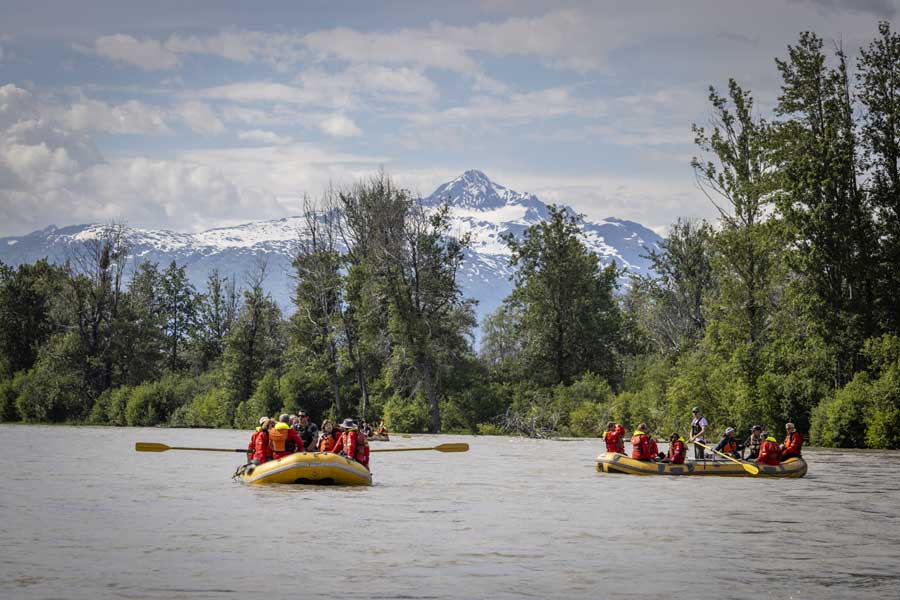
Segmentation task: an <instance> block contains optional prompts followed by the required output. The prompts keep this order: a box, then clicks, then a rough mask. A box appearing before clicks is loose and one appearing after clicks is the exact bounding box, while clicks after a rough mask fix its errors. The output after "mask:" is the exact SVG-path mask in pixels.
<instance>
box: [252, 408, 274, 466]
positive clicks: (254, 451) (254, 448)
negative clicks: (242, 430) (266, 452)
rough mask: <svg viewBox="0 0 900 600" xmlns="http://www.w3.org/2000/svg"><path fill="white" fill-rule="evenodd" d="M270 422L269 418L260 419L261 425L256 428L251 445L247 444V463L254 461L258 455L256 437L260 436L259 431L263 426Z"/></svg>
mask: <svg viewBox="0 0 900 600" xmlns="http://www.w3.org/2000/svg"><path fill="white" fill-rule="evenodd" d="M268 420H269V417H260V418H259V425H257V426H256V431H254V432H253V435H251V436H250V443H249V444H247V462H250V461H252V460H253V455H254V454H256V436H257V435H259V431H260V430H261V429H262V426H263V424H264V423H265V422H266V421H268Z"/></svg>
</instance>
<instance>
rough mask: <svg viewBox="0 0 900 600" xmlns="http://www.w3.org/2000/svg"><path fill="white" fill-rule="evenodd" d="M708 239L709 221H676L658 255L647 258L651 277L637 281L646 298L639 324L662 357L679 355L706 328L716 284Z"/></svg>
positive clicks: (710, 229)
mask: <svg viewBox="0 0 900 600" xmlns="http://www.w3.org/2000/svg"><path fill="white" fill-rule="evenodd" d="M712 240H713V231H712V228H711V227H710V226H709V224H708V223H706V222H701V223H697V222H694V221H690V220H686V219H678V220H677V221H676V222H675V224H674V225H672V229H671V231H670V232H669V235H668V236H667V237H666V239H665V240H664V241H663V242H662V243H661V246H662V251H661V252H657V251H656V250H652V251H650V253H649V255H648V258H649V259H650V265H651V267H650V270H651V271H652V272H653V274H652V275H646V276H643V277H639V278H637V279H636V280H635V286H636V288H637V290H638V291H639V292H640V293H641V294H642V295H643V296H644V302H643V303H642V306H641V307H640V309H641V312H642V315H641V316H640V321H641V322H642V323H643V325H644V329H645V330H646V331H647V333H648V334H649V336H650V339H651V340H652V341H653V343H654V344H655V346H656V347H657V348H658V349H659V350H660V351H661V352H663V353H664V354H678V353H680V352H682V351H683V350H684V349H685V348H686V347H688V346H690V345H692V344H694V343H695V342H696V341H697V340H699V339H700V338H701V337H703V334H704V332H705V330H706V322H707V314H706V313H707V308H706V300H707V298H708V296H709V294H710V293H711V292H712V291H713V290H714V288H715V285H716V280H715V276H714V274H713V269H712V265H711V258H712Z"/></svg>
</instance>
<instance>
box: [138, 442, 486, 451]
mask: <svg viewBox="0 0 900 600" xmlns="http://www.w3.org/2000/svg"><path fill="white" fill-rule="evenodd" d="M134 449H135V450H136V451H138V452H166V451H167V450H200V451H204V452H247V449H246V448H234V449H231V448H190V447H186V446H167V445H165V444H157V443H154V442H137V443H136V444H135V445H134ZM417 450H437V451H438V452H468V450H469V445H468V444H465V443H461V444H441V445H440V446H434V447H429V448H376V449H373V450H370V451H369V452H415V451H417Z"/></svg>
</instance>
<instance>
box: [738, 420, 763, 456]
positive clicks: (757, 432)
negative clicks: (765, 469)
mask: <svg viewBox="0 0 900 600" xmlns="http://www.w3.org/2000/svg"><path fill="white" fill-rule="evenodd" d="M762 441H763V438H762V427H760V426H759V425H754V426H753V427H751V428H750V437H748V438H747V439H746V440H744V449H745V450H747V451H748V452H747V458H746V460H756V458H757V457H758V456H759V446H760V444H762ZM742 452H743V451H742ZM741 458H743V456H741Z"/></svg>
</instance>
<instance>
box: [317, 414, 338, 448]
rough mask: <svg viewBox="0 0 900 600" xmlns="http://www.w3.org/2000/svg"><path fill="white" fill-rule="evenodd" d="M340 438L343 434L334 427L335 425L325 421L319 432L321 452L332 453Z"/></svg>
mask: <svg viewBox="0 0 900 600" xmlns="http://www.w3.org/2000/svg"><path fill="white" fill-rule="evenodd" d="M340 437H341V432H340V431H338V428H337V427H335V426H334V423H332V422H331V421H328V420H326V421H324V422H323V423H322V428H321V429H320V430H319V452H331V449H332V448H334V447H335V445H337V442H338V439H340Z"/></svg>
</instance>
